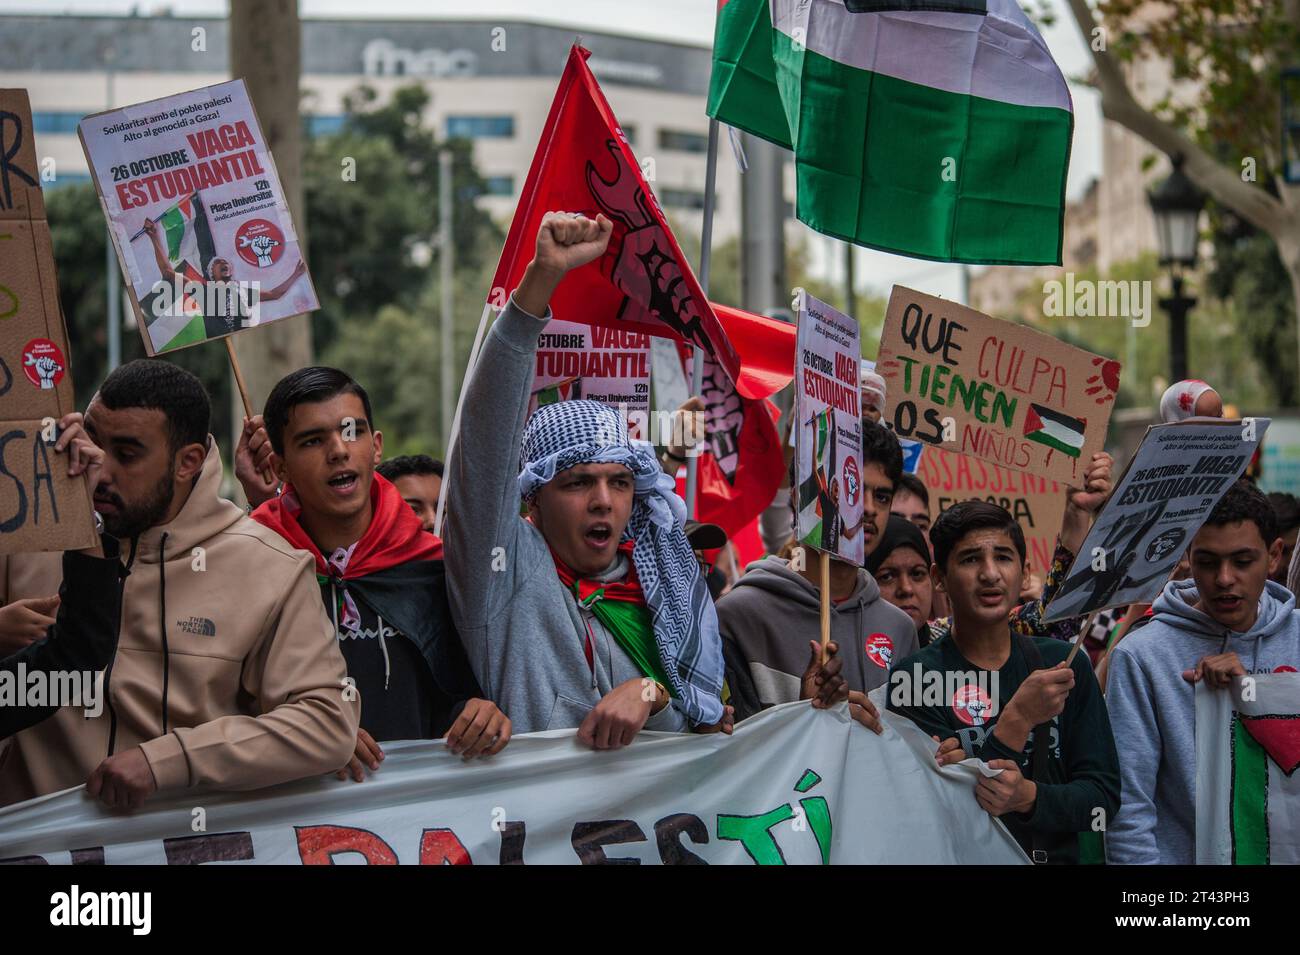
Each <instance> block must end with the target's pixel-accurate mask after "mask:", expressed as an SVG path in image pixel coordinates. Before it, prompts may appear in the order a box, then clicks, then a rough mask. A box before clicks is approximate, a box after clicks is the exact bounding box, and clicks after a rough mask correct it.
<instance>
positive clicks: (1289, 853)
mask: <svg viewBox="0 0 1300 955" xmlns="http://www.w3.org/2000/svg"><path fill="white" fill-rule="evenodd" d="M1196 759H1197V780H1196V793H1197V805H1196V861H1197V863H1198V864H1204V863H1211V864H1220V865H1224V864H1231V865H1295V864H1298V863H1300V772H1297V771H1296V770H1297V769H1300V673H1295V672H1289V673H1288V672H1275V673H1262V674H1255V675H1253V676H1248V677H1243V678H1241V679H1240V680H1239V682H1238V683H1237V685H1236V686H1234V687H1233V688H1232V689H1231V690H1229V691H1225V690H1211V689H1208V688H1206V687H1204V685H1199V686H1197V688H1196Z"/></svg>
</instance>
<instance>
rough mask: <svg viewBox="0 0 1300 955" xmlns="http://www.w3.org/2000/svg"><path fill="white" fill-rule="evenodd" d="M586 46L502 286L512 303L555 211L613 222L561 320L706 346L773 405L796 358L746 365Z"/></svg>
mask: <svg viewBox="0 0 1300 955" xmlns="http://www.w3.org/2000/svg"><path fill="white" fill-rule="evenodd" d="M589 55H590V54H589V53H588V51H587V50H585V49H583V48H582V47H579V46H576V45H575V46H574V47H573V49H572V50H571V51H570V53H569V60H568V63H567V65H566V67H565V70H564V75H563V76H562V77H561V79H560V85H559V89H558V90H557V91H556V94H555V100H554V101H553V102H552V104H551V111H550V114H549V116H548V117H547V120H546V126H545V127H544V129H543V130H542V137H541V141H540V142H539V143H538V146H537V152H536V153H535V154H534V156H533V163H532V166H531V167H530V169H529V171H528V180H527V182H526V183H525V184H524V189H523V192H522V194H521V196H520V199H519V206H518V208H517V209H516V210H515V216H514V220H513V221H512V222H511V224H510V233H509V235H508V236H507V238H506V243H505V248H504V249H503V250H502V253H501V261H500V263H498V265H497V271H496V275H495V276H494V278H493V281H492V296H493V302H494V304H498V305H499V304H503V303H504V299H505V296H506V295H508V294H509V293H510V292H511V291H513V290H514V288H515V287H516V286H517V285H518V284H519V281H520V279H521V278H522V277H523V273H524V269H525V267H526V266H527V265H528V263H529V261H530V260H531V259H532V255H533V250H534V247H535V241H536V236H537V230H538V228H539V226H540V225H541V221H542V217H543V216H544V215H545V214H546V213H547V212H550V211H565V212H581V213H583V214H585V215H587V216H590V217H592V218H594V217H595V216H596V215H597V214H598V213H603V214H604V215H605V216H606V217H607V218H609V219H610V220H611V221H612V222H613V223H614V234H613V237H612V238H611V239H610V243H609V249H608V250H607V251H606V253H605V255H603V256H601V257H600V258H599V259H597V260H595V261H594V262H591V263H589V264H587V265H585V266H583V267H581V268H579V269H575V270H573V271H572V272H570V273H568V274H567V275H566V276H565V277H564V279H563V281H561V283H560V285H559V288H558V289H556V292H555V295H554V296H552V298H551V308H552V311H553V313H554V316H555V318H558V319H563V320H567V321H573V322H582V323H584V324H587V325H604V326H608V327H612V328H618V329H622V330H625V331H636V332H647V333H649V334H651V335H659V336H663V337H668V338H675V339H677V340H678V341H685V342H688V343H690V344H693V345H696V346H699V347H702V348H704V349H705V351H706V352H707V353H708V354H710V355H712V356H713V357H714V358H715V359H716V360H717V361H718V362H719V363H720V364H721V365H722V367H723V368H725V369H726V371H727V374H728V375H729V376H730V377H731V379H732V380H733V381H734V382H735V383H736V387H737V388H738V389H739V390H740V392H741V393H742V394H744V395H745V396H746V397H750V398H763V397H766V396H767V395H769V394H771V393H772V392H773V391H774V390H776V389H777V388H779V387H781V386H782V384H784V381H789V374H790V373H789V372H786V374H785V376H784V381H782V380H781V379H782V376H781V374H780V373H779V372H776V373H775V374H774V372H773V369H779V368H780V367H781V366H782V365H784V366H786V367H791V366H792V362H793V358H792V354H790V355H784V354H781V353H780V352H779V351H775V352H772V351H768V350H766V349H764V348H762V347H758V348H754V347H751V348H750V349H749V350H748V352H747V358H746V360H745V361H742V360H741V358H740V356H739V354H738V352H737V348H736V346H734V345H733V343H732V342H731V341H730V340H729V338H728V336H727V333H726V331H725V330H724V328H723V326H722V324H721V323H720V322H719V320H718V316H717V315H716V313H715V312H714V311H713V308H712V307H711V306H710V305H709V302H708V299H706V298H705V295H704V291H703V290H702V289H701V288H700V284H699V282H698V281H697V280H696V278H695V275H694V273H693V272H692V271H691V268H690V265H689V264H688V263H687V261H686V257H685V256H684V255H683V254H682V251H681V248H680V247H679V246H678V244H677V240H676V239H675V238H674V237H673V234H672V230H671V229H669V227H668V222H667V220H666V219H665V218H664V214H663V210H661V209H660V208H659V203H658V202H657V201H656V199H655V196H654V192H653V191H652V190H651V189H650V187H649V186H648V184H647V183H646V180H645V178H644V177H643V176H642V175H641V169H640V166H639V165H638V164H637V162H636V159H635V157H634V156H633V155H632V150H631V148H630V147H629V146H628V143H627V139H626V137H625V136H624V135H623V131H622V130H621V129H620V128H619V126H618V121H617V120H616V119H615V117H614V113H613V111H612V110H611V109H610V108H609V104H608V103H607V102H606V101H605V97H604V94H603V93H601V91H600V87H599V85H597V83H596V78H595V77H594V76H593V75H592V73H591V70H590V69H589V68H588V66H587V57H588V56H589Z"/></svg>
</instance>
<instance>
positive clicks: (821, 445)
mask: <svg viewBox="0 0 1300 955" xmlns="http://www.w3.org/2000/svg"><path fill="white" fill-rule="evenodd" d="M798 304H799V324H798V332H797V339H796V343H795V355H796V357H797V359H798V368H797V369H796V371H795V403H794V414H795V418H794V427H795V428H796V429H797V432H796V433H797V437H796V446H795V461H796V462H797V464H796V465H795V486H796V487H797V488H798V499H797V504H796V508H795V510H796V515H797V517H796V524H795V537H797V538H798V539H799V541H800V542H802V543H804V544H806V545H808V546H809V547H813V548H816V549H817V550H820V551H824V552H825V553H828V554H830V555H831V556H833V557H838V558H840V559H841V560H845V561H848V562H849V563H852V564H858V565H859V566H861V564H862V561H863V559H864V557H865V547H864V542H863V538H862V534H861V530H862V525H863V518H862V513H863V507H862V472H861V467H862V414H861V393H860V392H859V390H858V367H859V363H860V362H861V361H862V344H861V342H860V341H859V339H858V323H857V322H855V321H854V320H853V319H851V318H849V317H848V316H847V315H845V314H843V313H842V312H838V311H836V310H835V309H833V308H831V307H830V306H829V305H827V304H826V303H825V302H823V301H821V300H819V299H817V298H814V297H813V296H812V295H809V294H808V293H807V292H805V291H802V290H801V291H800V293H799V302H798Z"/></svg>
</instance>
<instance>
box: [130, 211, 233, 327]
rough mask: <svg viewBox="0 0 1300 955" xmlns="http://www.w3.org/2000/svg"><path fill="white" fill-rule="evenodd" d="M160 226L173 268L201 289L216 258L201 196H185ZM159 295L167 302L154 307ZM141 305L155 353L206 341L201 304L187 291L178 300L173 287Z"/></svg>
mask: <svg viewBox="0 0 1300 955" xmlns="http://www.w3.org/2000/svg"><path fill="white" fill-rule="evenodd" d="M157 224H158V227H159V229H161V230H162V245H163V247H164V249H165V251H166V254H167V261H168V262H169V263H170V264H171V267H172V268H173V269H174V270H175V271H176V274H177V275H179V276H180V277H181V279H182V281H184V282H192V283H194V284H195V286H197V287H198V288H200V289H201V288H202V287H203V283H204V281H205V279H206V278H207V269H208V264H209V263H210V262H211V261H212V260H213V259H214V258H216V248H215V246H214V245H213V242H212V233H211V231H210V230H209V228H208V218H207V215H206V214H205V213H204V210H203V199H202V195H201V194H200V193H197V192H195V193H193V194H191V195H188V196H186V197H185V198H184V199H182V200H180V202H178V203H176V205H174V206H172V207H171V208H170V209H168V210H167V211H166V212H164V213H163V214H162V215H160V216H159V217H158V219H157ZM149 254H150V255H152V254H153V253H152V252H151V253H149ZM191 287H193V286H191ZM159 295H161V296H165V298H166V299H167V300H168V301H167V302H166V304H163V305H158V306H155V304H154V299H155V297H156V296H159ZM173 299H174V301H173ZM140 305H141V309H142V311H143V312H144V314H145V315H146V317H147V322H148V328H149V338H150V341H152V342H153V348H154V351H155V352H162V351H170V350H172V349H173V348H183V347H184V346H186V345H193V344H195V343H197V342H201V341H204V340H205V339H206V338H207V331H206V330H205V327H204V323H203V307H202V303H201V302H200V301H199V300H198V299H196V298H195V297H194V296H193V295H191V294H189V292H188V291H182V293H181V295H180V297H179V298H178V299H177V298H176V292H175V286H170V287H168V288H165V289H161V290H159V291H155V292H151V293H150V294H149V295H148V296H146V297H145V299H143V300H142V301H141V303H140Z"/></svg>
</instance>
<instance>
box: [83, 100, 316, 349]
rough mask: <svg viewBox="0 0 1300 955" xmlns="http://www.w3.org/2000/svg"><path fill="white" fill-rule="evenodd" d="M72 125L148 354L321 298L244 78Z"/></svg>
mask: <svg viewBox="0 0 1300 955" xmlns="http://www.w3.org/2000/svg"><path fill="white" fill-rule="evenodd" d="M78 133H79V135H80V136H81V146H82V149H84V150H85V153H86V160H87V162H88V163H89V165H90V168H91V171H92V173H93V177H94V180H95V188H96V189H97V190H98V192H99V198H100V203H101V204H102V205H103V207H104V214H105V216H106V217H107V219H108V227H109V233H110V234H111V235H112V237H113V245H114V247H115V248H116V249H117V256H118V261H119V262H120V263H121V266H122V272H123V274H124V275H125V276H126V280H127V281H126V285H127V288H128V290H129V291H130V297H131V302H132V305H133V307H134V308H135V313H136V318H137V321H138V324H139V326H140V332H141V335H142V336H143V337H144V346H145V350H146V351H148V353H149V354H150V355H154V354H157V353H159V352H165V351H171V350H173V349H176V348H184V347H185V346H186V345H193V344H196V343H198V342H202V341H208V340H209V339H213V338H222V337H225V336H226V335H230V334H232V333H234V332H237V331H240V330H242V329H245V328H252V327H255V326H257V325H265V324H268V323H270V322H274V321H277V320H279V319H282V318H288V317H289V316H291V315H298V314H300V313H302V312H309V311H312V310H313V309H316V308H319V307H320V303H319V301H318V300H317V298H316V290H315V289H314V288H313V286H312V282H311V276H310V275H308V274H307V266H306V263H304V262H303V259H302V252H301V249H300V248H299V244H298V236H297V233H296V232H295V231H294V227H293V220H292V219H291V218H290V216H289V207H288V204H287V203H286V202H285V198H284V191H283V190H282V189H281V187H280V179H279V177H278V176H277V174H276V171H275V163H274V161H273V160H272V158H271V153H270V150H269V149H268V147H267V143H266V137H265V135H263V133H262V128H261V126H260V125H259V124H258V122H257V115H256V113H255V112H254V110H253V104H252V102H251V101H250V100H249V98H248V90H247V89H246V88H245V86H244V81H243V80H231V81H230V82H227V83H220V84H218V85H216V86H209V87H205V88H203V89H197V90H191V91H190V92H188V93H179V94H177V95H175V96H167V97H163V98H161V99H156V100H150V101H149V102H146V103H137V104H135V105H133V106H127V107H124V108H122V109H115V110H110V111H108V112H105V113H96V114H95V115H93V116H87V117H86V118H85V119H83V120H82V121H81V124H80V125H79V126H78Z"/></svg>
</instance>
